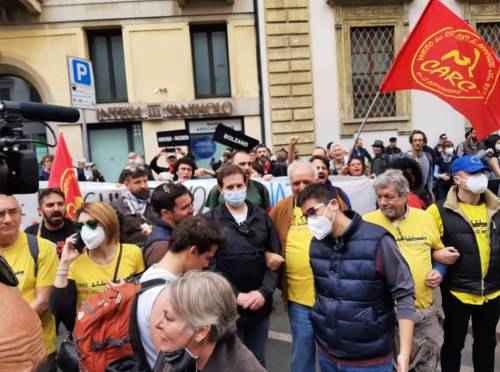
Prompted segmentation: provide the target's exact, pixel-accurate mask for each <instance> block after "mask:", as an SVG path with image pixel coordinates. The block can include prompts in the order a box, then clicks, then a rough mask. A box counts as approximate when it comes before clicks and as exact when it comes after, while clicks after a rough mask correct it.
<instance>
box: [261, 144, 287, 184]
mask: <svg viewBox="0 0 500 372" xmlns="http://www.w3.org/2000/svg"><path fill="white" fill-rule="evenodd" d="M255 151H256V154H257V160H256V162H258V163H259V164H260V165H261V166H262V168H263V169H264V176H265V175H267V174H270V175H272V176H273V177H281V176H286V167H284V166H282V165H279V164H277V163H276V162H275V161H273V160H271V159H270V158H271V151H270V150H269V149H268V148H267V146H266V145H264V144H260V145H258V146H257V147H256V148H255Z"/></svg>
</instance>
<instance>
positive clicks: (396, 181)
mask: <svg viewBox="0 0 500 372" xmlns="http://www.w3.org/2000/svg"><path fill="white" fill-rule="evenodd" d="M390 185H394V186H395V187H396V190H397V192H398V193H399V195H406V194H408V192H409V191H410V184H409V183H408V180H407V179H406V178H405V176H404V175H403V172H402V171H401V170H400V169H387V170H386V171H385V172H384V173H382V174H380V175H379V176H377V178H375V182H374V183H373V188H374V189H375V190H377V189H379V188H385V187H388V186H390Z"/></svg>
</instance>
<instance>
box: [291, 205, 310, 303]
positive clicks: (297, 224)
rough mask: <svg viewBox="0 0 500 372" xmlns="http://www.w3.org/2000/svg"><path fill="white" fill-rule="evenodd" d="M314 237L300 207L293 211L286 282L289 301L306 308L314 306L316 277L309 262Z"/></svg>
mask: <svg viewBox="0 0 500 372" xmlns="http://www.w3.org/2000/svg"><path fill="white" fill-rule="evenodd" d="M312 238H313V235H312V233H311V231H309V229H308V228H307V220H306V219H305V217H304V216H303V215H302V211H301V210H300V208H299V207H295V208H294V210H293V219H292V224H291V226H290V230H289V231H288V236H287V239H286V247H285V249H286V255H285V257H286V280H287V286H288V299H289V300H290V301H293V302H296V303H298V304H301V305H305V306H313V305H314V277H313V273H312V269H311V264H310V262H309V249H310V247H311V240H312Z"/></svg>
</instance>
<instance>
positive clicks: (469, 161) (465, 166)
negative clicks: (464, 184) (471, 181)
mask: <svg viewBox="0 0 500 372" xmlns="http://www.w3.org/2000/svg"><path fill="white" fill-rule="evenodd" d="M484 169H488V167H487V166H486V165H484V163H483V161H482V160H481V159H479V158H478V157H477V156H474V155H465V156H462V157H461V158H458V159H456V160H455V161H454V162H453V163H452V164H451V173H453V174H455V173H457V172H459V171H464V172H466V173H470V174H473V173H477V172H480V171H482V170H484Z"/></svg>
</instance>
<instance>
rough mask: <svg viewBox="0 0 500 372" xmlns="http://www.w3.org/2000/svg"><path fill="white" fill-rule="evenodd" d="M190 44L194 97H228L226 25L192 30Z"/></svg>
mask: <svg viewBox="0 0 500 372" xmlns="http://www.w3.org/2000/svg"><path fill="white" fill-rule="evenodd" d="M191 44H192V45H191V46H192V50H193V66H194V80H195V90H196V97H197V98H208V97H230V96H231V85H230V82H229V61H228V52H227V30H226V25H214V26H203V27H200V26H192V27H191Z"/></svg>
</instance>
